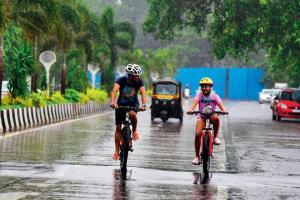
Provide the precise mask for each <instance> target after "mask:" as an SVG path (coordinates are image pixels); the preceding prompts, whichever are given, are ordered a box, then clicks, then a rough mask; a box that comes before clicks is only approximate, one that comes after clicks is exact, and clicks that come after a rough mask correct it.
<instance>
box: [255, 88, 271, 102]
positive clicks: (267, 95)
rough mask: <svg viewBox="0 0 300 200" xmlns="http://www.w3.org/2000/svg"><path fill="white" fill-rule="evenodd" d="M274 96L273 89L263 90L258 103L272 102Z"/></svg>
mask: <svg viewBox="0 0 300 200" xmlns="http://www.w3.org/2000/svg"><path fill="white" fill-rule="evenodd" d="M272 95H273V89H263V90H262V91H261V92H260V93H259V98H258V102H259V103H264V102H271V99H272Z"/></svg>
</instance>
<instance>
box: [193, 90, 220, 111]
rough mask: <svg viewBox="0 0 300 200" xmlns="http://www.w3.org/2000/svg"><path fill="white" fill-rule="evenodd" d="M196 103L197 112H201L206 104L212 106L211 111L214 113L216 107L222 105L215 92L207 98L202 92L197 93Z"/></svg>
mask: <svg viewBox="0 0 300 200" xmlns="http://www.w3.org/2000/svg"><path fill="white" fill-rule="evenodd" d="M195 100H196V101H197V102H198V106H199V111H200V112H202V111H203V108H204V107H205V106H206V105H207V104H208V105H211V106H212V110H213V111H216V108H217V105H219V104H220V103H222V101H221V98H220V97H219V95H217V94H216V93H215V92H211V93H210V94H209V95H208V96H205V95H204V94H203V93H202V92H199V93H198V94H197V95H196V96H195V98H194V101H195Z"/></svg>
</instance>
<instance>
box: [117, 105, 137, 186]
mask: <svg viewBox="0 0 300 200" xmlns="http://www.w3.org/2000/svg"><path fill="white" fill-rule="evenodd" d="M119 109H125V111H126V119H125V121H124V122H123V123H122V126H123V127H122V129H121V141H122V144H121V145H120V169H121V175H122V179H124V180H125V179H126V175H127V159H128V152H129V151H131V152H132V151H133V149H132V138H131V133H132V130H131V122H130V120H129V111H130V110H134V111H136V112H138V111H139V110H138V108H134V107H129V106H120V107H119Z"/></svg>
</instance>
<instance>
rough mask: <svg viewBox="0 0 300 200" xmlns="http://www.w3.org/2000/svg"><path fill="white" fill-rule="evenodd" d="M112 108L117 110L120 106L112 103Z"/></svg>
mask: <svg viewBox="0 0 300 200" xmlns="http://www.w3.org/2000/svg"><path fill="white" fill-rule="evenodd" d="M110 107H112V108H113V109H117V108H118V104H116V103H111V104H110Z"/></svg>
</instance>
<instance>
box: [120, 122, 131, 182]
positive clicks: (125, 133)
mask: <svg viewBox="0 0 300 200" xmlns="http://www.w3.org/2000/svg"><path fill="white" fill-rule="evenodd" d="M121 135H122V141H123V144H122V146H121V151H120V169H121V175H122V178H123V179H126V173H127V159H128V151H129V150H130V149H129V147H130V141H129V140H131V130H130V128H129V127H124V128H123V129H122V131H121Z"/></svg>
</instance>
